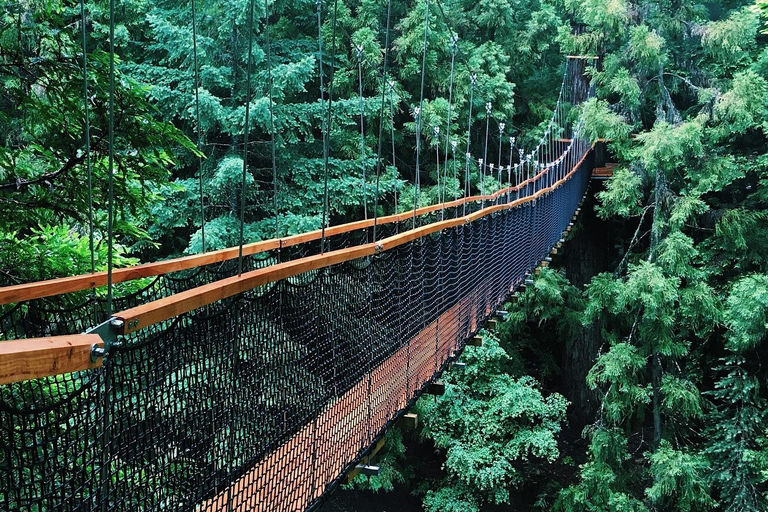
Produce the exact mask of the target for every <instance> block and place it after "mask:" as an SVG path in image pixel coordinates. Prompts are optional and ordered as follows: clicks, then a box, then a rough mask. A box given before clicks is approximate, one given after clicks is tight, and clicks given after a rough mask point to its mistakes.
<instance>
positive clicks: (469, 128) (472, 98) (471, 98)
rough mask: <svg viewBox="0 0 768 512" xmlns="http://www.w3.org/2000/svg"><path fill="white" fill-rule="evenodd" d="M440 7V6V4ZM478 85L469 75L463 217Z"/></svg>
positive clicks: (465, 205)
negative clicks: (473, 111) (473, 108)
mask: <svg viewBox="0 0 768 512" xmlns="http://www.w3.org/2000/svg"><path fill="white" fill-rule="evenodd" d="M438 5H440V4H439V3H438ZM476 84H477V75H476V74H474V73H472V74H470V75H469V115H468V116H467V152H466V158H467V161H466V168H465V171H464V203H463V215H466V214H467V196H469V190H470V182H469V166H470V160H471V158H472V153H470V152H469V149H470V144H471V143H472V106H473V103H474V101H475V85H476Z"/></svg>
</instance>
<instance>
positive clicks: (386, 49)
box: [373, 0, 397, 242]
mask: <svg viewBox="0 0 768 512" xmlns="http://www.w3.org/2000/svg"><path fill="white" fill-rule="evenodd" d="M391 15H392V0H387V30H386V32H385V36H384V66H383V68H382V70H381V109H380V110H379V142H378V148H377V150H376V196H375V197H374V198H373V241H374V242H375V241H376V235H377V233H376V229H377V227H378V221H379V183H380V181H381V151H382V141H383V136H384V105H385V104H386V94H387V67H388V65H389V31H390V22H391ZM393 157H394V154H393ZM394 164H395V162H394V159H393V161H392V165H394ZM395 198H397V186H395ZM395 213H397V199H395Z"/></svg>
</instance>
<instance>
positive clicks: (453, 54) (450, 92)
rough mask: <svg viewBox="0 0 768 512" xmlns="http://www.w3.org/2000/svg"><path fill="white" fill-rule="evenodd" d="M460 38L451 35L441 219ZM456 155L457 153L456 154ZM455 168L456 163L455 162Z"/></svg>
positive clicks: (438, 169) (443, 210) (443, 212)
mask: <svg viewBox="0 0 768 512" xmlns="http://www.w3.org/2000/svg"><path fill="white" fill-rule="evenodd" d="M457 43H458V37H457V36H454V35H453V34H451V75H450V78H449V80H448V121H447V126H446V129H445V164H444V165H443V176H444V178H443V207H442V209H441V218H443V219H444V218H445V186H446V184H447V180H448V145H449V144H450V141H451V116H452V115H453V112H452V107H453V72H454V68H455V64H456V45H457ZM454 153H455V152H454ZM454 168H455V162H454ZM437 172H438V174H439V173H440V161H439V160H438V162H437Z"/></svg>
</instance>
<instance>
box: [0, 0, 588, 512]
mask: <svg viewBox="0 0 768 512" xmlns="http://www.w3.org/2000/svg"><path fill="white" fill-rule="evenodd" d="M193 5H194V4H193ZM251 5H252V3H251ZM251 9H252V7H251ZM426 14H427V16H429V14H430V13H429V10H428V9H427V11H426ZM318 17H319V11H318ZM428 27H429V24H428V23H427V24H426V28H425V31H426V30H427V29H428ZM452 42H453V43H454V45H455V39H454V38H452ZM425 44H426V36H425ZM321 50H322V48H321ZM358 52H359V49H358ZM320 56H321V58H320V62H321V66H322V51H321V52H320ZM587 60H588V59H585V58H581V57H570V58H567V59H566V65H565V72H564V78H563V82H562V84H561V90H560V97H559V100H558V103H557V106H556V107H555V109H554V111H553V114H552V117H551V119H550V121H549V123H548V125H547V128H546V129H545V131H544V134H543V136H542V137H541V140H540V141H539V143H538V144H537V146H536V147H535V148H534V149H533V150H531V151H529V152H526V151H524V150H522V149H519V150H518V151H514V149H516V148H515V141H514V139H510V141H509V158H508V159H507V160H506V161H504V162H503V161H502V160H503V157H502V151H501V140H500V142H499V152H498V155H499V156H498V159H497V160H498V161H496V162H489V160H488V123H487V122H486V126H485V141H486V143H485V148H484V149H485V151H484V154H483V158H475V157H474V156H473V155H472V153H471V151H470V148H469V143H468V148H467V153H466V167H465V172H466V173H467V179H465V183H468V182H469V179H468V173H469V169H470V165H475V162H477V165H478V167H479V170H480V172H481V173H482V176H483V177H485V176H486V175H489V176H494V177H495V176H496V175H497V176H498V181H499V182H500V183H502V184H503V187H502V188H501V190H499V191H497V192H494V193H492V194H486V193H484V191H481V193H480V194H479V195H474V196H473V195H470V191H469V188H468V186H465V193H464V197H462V198H459V199H456V200H446V198H445V197H443V198H442V201H441V202H439V203H437V204H434V205H432V206H427V207H421V208H417V207H414V208H413V209H412V210H410V211H405V212H400V213H396V214H393V215H389V216H385V217H382V216H377V215H376V213H375V211H374V215H373V216H372V217H369V216H368V212H367V208H366V214H365V218H364V219H363V220H360V221H357V222H352V223H348V224H342V225H337V226H328V225H327V212H324V214H323V216H324V219H323V228H322V229H319V230H316V231H312V232H308V233H303V234H300V235H295V236H289V237H283V238H277V239H272V240H265V241H259V242H255V243H244V242H243V241H242V240H241V244H240V245H239V246H237V247H232V248H228V249H223V250H218V251H208V252H203V253H202V254H197V255H191V256H185V257H181V258H176V259H171V260H165V261H158V262H154V263H147V264H142V265H137V266H132V267H126V268H119V269H113V268H112V265H111V262H110V266H109V269H108V271H106V272H94V273H89V274H85V275H77V276H70V277H65V278H60V279H55V280H49V281H41V282H34V283H24V284H19V285H14V286H8V287H4V288H0V306H2V309H0V339H2V340H4V341H1V342H0V439H2V444H1V445H0V509H2V510H9V511H22V510H24V511H27V510H29V511H43V510H66V511H95V510H118V511H135V510H195V511H218V510H238V511H240V510H243V511H245V510H254V511H281V512H282V511H302V510H307V509H313V508H316V507H318V506H320V505H321V504H322V503H323V501H324V500H325V499H326V498H327V497H328V495H329V494H330V492H331V491H332V490H333V489H334V488H335V487H336V486H337V485H338V484H339V483H340V482H341V480H342V478H343V477H344V475H346V474H348V473H349V472H350V471H352V470H354V469H355V468H356V466H357V465H358V464H359V463H360V462H361V461H362V460H363V459H364V457H366V455H367V454H368V453H369V452H370V451H371V450H372V449H374V447H375V446H376V445H377V443H378V442H379V441H380V440H381V438H382V437H383V435H384V434H385V432H386V430H387V429H388V428H390V427H391V426H392V425H393V424H394V422H395V421H397V420H398V418H400V417H401V416H402V415H403V414H404V413H406V412H407V411H408V409H409V408H410V407H411V406H412V405H413V403H414V402H415V401H416V400H417V399H418V398H419V396H421V395H422V393H424V392H425V391H426V390H427V389H428V388H429V386H430V385H432V384H433V383H434V381H435V379H437V378H438V377H439V376H440V375H441V373H442V372H443V371H445V370H446V368H448V366H449V365H450V364H452V363H453V362H455V361H456V359H457V358H458V357H459V356H460V354H461V352H462V350H463V349H464V347H465V345H466V344H467V341H468V340H469V339H470V338H472V337H473V336H474V335H475V334H476V333H477V332H478V331H479V330H480V329H481V328H482V327H483V325H484V323H485V322H486V321H487V320H488V319H489V318H490V317H492V316H493V315H494V314H495V313H496V311H497V308H498V307H499V306H500V305H501V304H502V303H503V302H504V301H505V300H506V299H507V297H508V296H509V294H510V293H512V292H513V291H514V290H515V289H517V288H518V287H520V286H524V285H525V284H526V281H527V280H528V279H529V276H530V274H531V273H532V272H533V270H534V269H535V268H536V267H537V266H538V265H539V264H540V263H541V262H542V261H543V260H544V259H545V258H547V256H548V254H549V253H550V252H551V250H552V248H553V247H555V246H556V245H558V244H559V243H560V242H561V240H562V237H563V236H564V233H565V232H566V231H567V230H568V229H569V225H570V224H571V222H572V217H573V215H574V213H575V212H576V210H577V208H578V206H579V204H580V202H581V200H582V198H583V196H584V194H585V193H586V190H587V187H588V184H589V180H590V177H591V175H592V169H593V164H594V154H593V151H592V148H591V145H590V144H589V143H588V142H587V141H586V140H584V137H583V136H582V134H581V130H580V126H581V125H580V123H579V121H578V119H577V118H574V117H573V115H572V114H573V113H574V112H576V109H575V108H574V107H576V106H578V104H579V103H581V102H582V101H584V100H585V99H586V98H587V97H588V96H589V94H590V93H589V88H588V87H587V86H586V82H585V80H584V77H583V70H584V66H585V63H586V61H587ZM384 62H385V64H384V72H383V75H382V80H384V81H385V82H384V83H386V60H385V61H384ZM249 66H250V63H249ZM451 67H452V73H453V63H452V65H451ZM422 73H423V69H422ZM321 76H322V73H321ZM195 80H197V77H196V78H195ZM270 80H271V79H270ZM471 80H472V84H471V86H472V87H474V85H475V78H474V75H471ZM422 83H423V81H422ZM451 84H453V74H452V75H451ZM361 87H362V85H361ZM86 88H87V85H86ZM382 89H383V90H386V88H385V87H383V88H382ZM322 90H323V89H322V87H321V95H322V94H323V92H322ZM361 96H362V95H361ZM420 97H421V100H420V104H419V107H417V108H416V109H414V111H415V119H416V122H417V138H416V152H417V157H416V162H417V171H416V174H415V181H416V184H417V185H418V181H419V171H418V163H419V162H420V158H421V156H420V155H419V152H420V151H421V149H420V142H419V140H420V131H421V126H420V121H419V110H418V109H420V107H421V102H423V98H424V90H423V85H422V90H421V91H420ZM329 105H330V102H329ZM383 105H384V101H383V100H382V109H383ZM110 108H114V105H110ZM487 109H488V110H487V116H486V120H487V119H488V118H489V116H490V111H491V106H490V105H488V106H487ZM247 115H248V111H247V109H246V116H247ZM448 117H449V119H450V116H448ZM329 119H330V117H329ZM449 122H450V121H449ZM245 126H248V121H247V120H246V122H245ZM361 129H362V122H361ZM473 129H474V128H473V127H472V122H471V114H470V122H469V123H468V126H467V130H468V131H471V130H473ZM380 132H381V130H380ZM447 132H448V133H450V127H449V128H448V130H447ZM500 132H501V130H500ZM323 134H324V138H327V134H328V130H327V126H324V129H323ZM481 135H482V134H481ZM379 137H380V143H379V146H381V133H380V135H379ZM470 138H471V137H469V136H468V140H469V139H470ZM447 142H448V140H446V145H447ZM244 147H245V148H246V151H247V147H248V144H247V135H246V141H245V144H244ZM273 148H274V144H273ZM325 148H326V151H327V145H325ZM454 151H455V147H454ZM446 153H447V151H446ZM492 153H495V151H492ZM246 156H247V155H246ZM273 158H274V155H273ZM379 160H381V150H380V149H379ZM244 161H246V162H247V158H245V159H244ZM446 162H447V160H446ZM326 163H327V154H326ZM273 165H274V160H273ZM439 169H440V167H439V158H438V179H440V171H439ZM275 172H277V168H276V166H275ZM444 173H445V174H444V175H443V179H445V177H446V175H447V173H448V164H447V163H446V164H445V167H444ZM496 173H498V174H496ZM110 179H111V174H110ZM325 194H326V205H327V201H328V198H327V189H326V191H325ZM364 195H365V194H364ZM366 206H367V202H366ZM415 206H418V204H416V205H415ZM374 210H375V209H374ZM110 243H111V237H110ZM119 283H127V284H131V285H132V286H130V287H125V288H122V289H120V290H122V291H120V290H117V289H113V288H114V287H115V286H116V285H117V284H119ZM102 287H106V288H108V293H107V294H106V296H105V295H104V294H97V293H93V290H95V289H99V288H102ZM125 290H130V292H127V291H125Z"/></svg>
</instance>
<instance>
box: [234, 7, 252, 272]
mask: <svg viewBox="0 0 768 512" xmlns="http://www.w3.org/2000/svg"><path fill="white" fill-rule="evenodd" d="M254 1H255V0H250V1H249V2H248V22H247V23H246V27H247V30H248V66H247V68H246V73H245V76H246V78H245V81H246V87H245V90H246V93H245V125H244V127H243V132H244V133H243V173H242V177H241V179H240V247H239V250H238V254H237V274H238V275H240V274H242V273H243V242H244V237H245V198H246V195H245V182H246V179H245V178H246V175H247V173H248V133H249V131H250V123H251V67H252V64H253V2H254Z"/></svg>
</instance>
